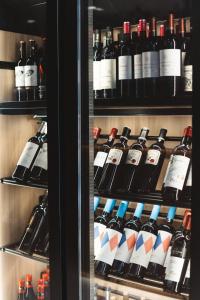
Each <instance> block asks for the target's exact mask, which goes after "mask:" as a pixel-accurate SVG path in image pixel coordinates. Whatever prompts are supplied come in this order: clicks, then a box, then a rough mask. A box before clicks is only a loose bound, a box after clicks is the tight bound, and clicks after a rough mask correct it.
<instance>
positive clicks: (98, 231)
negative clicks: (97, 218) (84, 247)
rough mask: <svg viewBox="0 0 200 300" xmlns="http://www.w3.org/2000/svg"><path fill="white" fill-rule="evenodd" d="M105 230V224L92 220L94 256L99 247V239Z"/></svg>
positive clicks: (100, 239)
mask: <svg viewBox="0 0 200 300" xmlns="http://www.w3.org/2000/svg"><path fill="white" fill-rule="evenodd" d="M105 230H106V225H104V224H100V223H97V222H94V256H96V255H97V253H98V251H99V250H100V248H101V241H102V238H103V234H104V231H105Z"/></svg>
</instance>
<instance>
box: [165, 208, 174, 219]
mask: <svg viewBox="0 0 200 300" xmlns="http://www.w3.org/2000/svg"><path fill="white" fill-rule="evenodd" d="M175 214H176V207H170V208H169V210H168V214H167V219H168V220H173V219H174V217H175Z"/></svg>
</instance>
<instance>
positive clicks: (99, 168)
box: [94, 128, 118, 188]
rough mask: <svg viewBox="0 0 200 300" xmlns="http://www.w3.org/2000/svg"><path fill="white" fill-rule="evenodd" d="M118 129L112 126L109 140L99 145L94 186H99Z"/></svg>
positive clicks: (95, 162)
mask: <svg viewBox="0 0 200 300" xmlns="http://www.w3.org/2000/svg"><path fill="white" fill-rule="evenodd" d="M117 132H118V129H117V128H112V129H111V132H110V134H109V136H108V140H107V141H106V142H105V143H104V144H102V145H99V147H98V150H99V151H98V152H97V154H96V157H95V160H94V186H95V188H98V185H99V182H100V179H101V176H102V172H103V167H104V165H105V162H106V159H107V156H108V153H109V151H110V148H111V147H112V145H113V143H114V140H115V138H116V135H117Z"/></svg>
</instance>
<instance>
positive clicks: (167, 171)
mask: <svg viewBox="0 0 200 300" xmlns="http://www.w3.org/2000/svg"><path fill="white" fill-rule="evenodd" d="M172 158H173V154H172V155H171V156H170V159H169V162H168V166H167V170H166V173H165V177H164V180H163V184H164V183H165V181H166V178H167V176H168V173H169V169H170V166H171V162H172Z"/></svg>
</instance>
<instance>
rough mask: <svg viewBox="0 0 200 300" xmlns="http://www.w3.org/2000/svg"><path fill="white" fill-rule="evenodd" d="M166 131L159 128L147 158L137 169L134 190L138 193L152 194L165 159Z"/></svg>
mask: <svg viewBox="0 0 200 300" xmlns="http://www.w3.org/2000/svg"><path fill="white" fill-rule="evenodd" d="M166 134H167V129H164V128H161V129H160V134H159V136H158V139H157V142H156V143H154V144H152V145H151V146H150V148H149V150H148V152H147V158H146V161H145V163H144V165H143V166H141V168H140V169H139V172H138V175H137V179H136V184H135V189H136V190H137V191H138V192H142V193H148V192H154V191H155V188H156V185H157V182H158V178H159V175H160V172H161V169H162V166H163V162H164V159H165V154H166V150H165V146H164V141H165V137H166Z"/></svg>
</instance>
